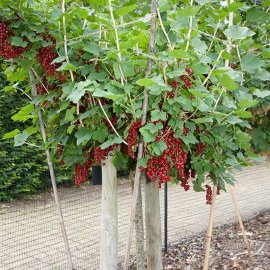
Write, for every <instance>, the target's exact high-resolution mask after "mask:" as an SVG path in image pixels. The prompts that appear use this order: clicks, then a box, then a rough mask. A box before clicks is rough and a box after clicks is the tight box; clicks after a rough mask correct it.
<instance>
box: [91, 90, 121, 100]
mask: <svg viewBox="0 0 270 270" xmlns="http://www.w3.org/2000/svg"><path fill="white" fill-rule="evenodd" d="M93 96H94V97H100V98H101V97H102V98H107V99H111V100H118V99H119V98H121V97H123V96H124V95H120V94H117V95H116V94H114V93H112V92H107V91H104V90H101V89H99V88H96V89H95V90H94V92H93Z"/></svg>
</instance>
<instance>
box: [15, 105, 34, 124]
mask: <svg viewBox="0 0 270 270" xmlns="http://www.w3.org/2000/svg"><path fill="white" fill-rule="evenodd" d="M33 110H34V105H33V104H29V105H26V106H24V107H22V108H21V109H20V111H18V112H17V113H16V114H14V115H13V116H12V117H11V119H12V120H14V121H22V122H25V121H26V120H28V119H30V118H32V114H31V113H32V112H33Z"/></svg>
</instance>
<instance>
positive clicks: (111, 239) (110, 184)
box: [100, 156, 118, 270]
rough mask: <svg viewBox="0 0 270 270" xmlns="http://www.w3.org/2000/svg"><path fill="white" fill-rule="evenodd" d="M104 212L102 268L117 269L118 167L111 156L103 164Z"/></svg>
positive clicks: (102, 221) (102, 214)
mask: <svg viewBox="0 0 270 270" xmlns="http://www.w3.org/2000/svg"><path fill="white" fill-rule="evenodd" d="M102 178H103V183H102V212H101V249H100V269H101V270H116V269H117V255H118V252H117V244H118V243H117V242H118V232H117V229H118V228H117V225H118V224H117V188H116V186H117V178H116V169H115V167H114V166H113V164H112V157H111V156H109V157H108V158H107V159H106V160H105V162H104V164H102Z"/></svg>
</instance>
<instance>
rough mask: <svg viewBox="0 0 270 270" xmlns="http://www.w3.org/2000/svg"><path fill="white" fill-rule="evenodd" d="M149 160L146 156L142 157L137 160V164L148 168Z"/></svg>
mask: <svg viewBox="0 0 270 270" xmlns="http://www.w3.org/2000/svg"><path fill="white" fill-rule="evenodd" d="M147 161H148V159H147V158H146V157H142V158H140V159H139V160H138V162H137V166H138V167H143V168H146V167H147Z"/></svg>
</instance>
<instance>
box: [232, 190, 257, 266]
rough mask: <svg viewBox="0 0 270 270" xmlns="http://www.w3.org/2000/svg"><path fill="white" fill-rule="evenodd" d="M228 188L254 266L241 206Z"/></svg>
mask: <svg viewBox="0 0 270 270" xmlns="http://www.w3.org/2000/svg"><path fill="white" fill-rule="evenodd" d="M227 188H228V190H229V192H230V194H231V197H232V201H233V205H234V208H235V212H236V216H237V219H238V223H239V226H240V229H241V232H242V235H243V239H244V242H245V244H246V247H247V252H248V256H249V259H250V261H251V263H252V264H253V263H254V258H253V257H252V253H251V249H250V245H249V242H248V239H247V235H246V231H245V228H244V224H243V220H242V217H241V213H240V209H239V206H238V204H237V201H236V198H235V194H234V192H233V190H232V188H231V187H230V186H229V185H228V186H227Z"/></svg>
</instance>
